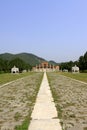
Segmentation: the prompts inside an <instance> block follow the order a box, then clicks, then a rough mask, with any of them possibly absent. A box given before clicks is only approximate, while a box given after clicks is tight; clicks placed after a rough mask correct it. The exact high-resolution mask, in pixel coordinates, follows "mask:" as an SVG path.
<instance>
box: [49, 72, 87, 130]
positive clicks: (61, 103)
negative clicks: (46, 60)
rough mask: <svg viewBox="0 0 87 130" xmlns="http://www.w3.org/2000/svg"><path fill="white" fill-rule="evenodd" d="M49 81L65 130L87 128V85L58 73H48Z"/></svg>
mask: <svg viewBox="0 0 87 130" xmlns="http://www.w3.org/2000/svg"><path fill="white" fill-rule="evenodd" d="M48 79H49V83H50V86H51V89H52V92H53V97H54V101H55V105H56V108H57V110H58V117H59V118H60V121H61V124H62V125H63V128H64V130H67V128H71V127H73V126H76V125H78V124H79V125H81V126H82V127H83V128H84V127H87V85H86V84H82V83H80V82H78V81H74V80H72V79H69V78H67V77H64V76H62V75H58V73H48Z"/></svg>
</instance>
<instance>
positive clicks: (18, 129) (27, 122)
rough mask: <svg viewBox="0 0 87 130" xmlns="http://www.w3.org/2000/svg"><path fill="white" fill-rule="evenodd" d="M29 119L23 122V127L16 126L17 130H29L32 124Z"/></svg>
mask: <svg viewBox="0 0 87 130" xmlns="http://www.w3.org/2000/svg"><path fill="white" fill-rule="evenodd" d="M29 117H30V116H29ZM29 117H26V119H25V120H24V121H23V123H22V125H19V126H16V127H15V130H27V129H28V126H29V123H30V118H29Z"/></svg>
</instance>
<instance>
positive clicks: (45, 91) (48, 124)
mask: <svg viewBox="0 0 87 130" xmlns="http://www.w3.org/2000/svg"><path fill="white" fill-rule="evenodd" d="M31 117H32V120H31V123H30V126H29V128H28V130H62V128H61V125H60V123H59V119H58V118H57V111H56V108H55V104H54V102H53V98H52V94H51V91H50V87H49V84H48V80H47V76H46V73H44V77H43V80H42V83H41V86H40V90H39V93H38V96H37V99H36V104H35V106H34V110H33V112H32V115H31Z"/></svg>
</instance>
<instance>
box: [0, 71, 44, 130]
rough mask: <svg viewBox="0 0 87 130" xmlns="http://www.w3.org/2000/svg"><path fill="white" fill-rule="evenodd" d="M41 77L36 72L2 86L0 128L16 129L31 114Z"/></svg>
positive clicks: (0, 129)
mask: <svg viewBox="0 0 87 130" xmlns="http://www.w3.org/2000/svg"><path fill="white" fill-rule="evenodd" d="M41 77H42V73H35V74H32V75H29V76H27V77H25V78H23V79H19V80H17V81H16V82H14V83H12V84H9V85H7V86H5V87H2V88H0V130H14V127H15V126H17V125H21V124H22V122H23V121H24V119H25V118H26V116H28V115H30V114H31V112H32V110H33V106H34V102H35V99H36V95H37V92H38V89H39V86H40V83H41Z"/></svg>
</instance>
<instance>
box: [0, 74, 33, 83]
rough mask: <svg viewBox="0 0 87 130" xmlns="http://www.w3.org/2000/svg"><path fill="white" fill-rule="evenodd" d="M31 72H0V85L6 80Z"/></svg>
mask: <svg viewBox="0 0 87 130" xmlns="http://www.w3.org/2000/svg"><path fill="white" fill-rule="evenodd" d="M32 73H33V72H27V73H19V74H11V73H6V74H0V85H2V84H5V83H7V82H10V81H13V80H16V79H19V78H22V77H25V76H28V75H31V74H32Z"/></svg>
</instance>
